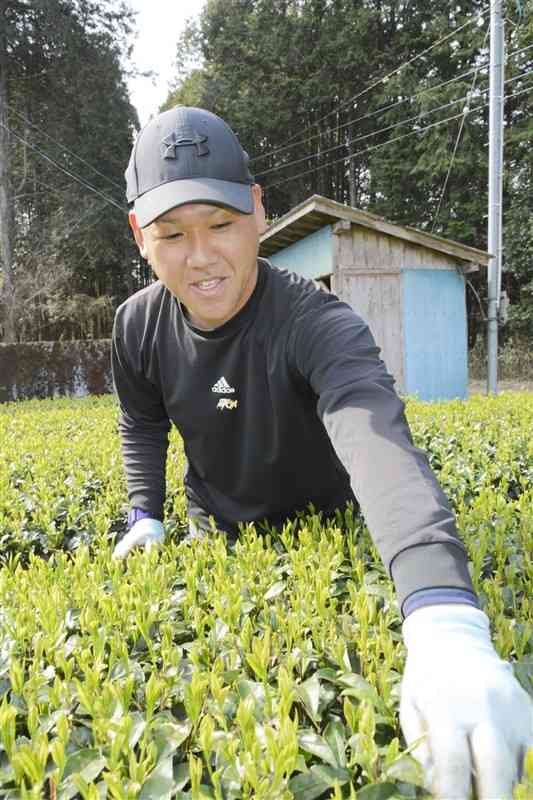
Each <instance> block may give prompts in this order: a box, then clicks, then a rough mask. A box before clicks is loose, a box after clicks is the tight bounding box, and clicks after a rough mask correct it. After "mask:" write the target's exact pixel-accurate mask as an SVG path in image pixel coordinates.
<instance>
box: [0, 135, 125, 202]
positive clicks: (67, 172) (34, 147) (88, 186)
mask: <svg viewBox="0 0 533 800" xmlns="http://www.w3.org/2000/svg"><path fill="white" fill-rule="evenodd" d="M0 125H1V126H2V128H4V130H6V131H7V132H8V133H9V134H10V135H11V136H14V137H15V139H18V140H19V141H20V142H22V143H23V144H25V145H26V147H29V148H30V150H34V151H35V152H36V153H38V154H39V155H40V156H41V158H44V159H45V161H49V162H50V164H53V165H54V167H57V169H59V170H61V172H64V173H65V175H68V176H69V177H70V178H72V179H73V180H75V181H76V182H77V183H79V184H81V185H82V186H84V187H85V188H86V189H89V191H91V192H94V193H95V194H97V195H98V196H99V197H101V198H102V199H103V200H105V201H106V202H107V203H109V204H110V205H112V206H115V208H118V209H119V211H122V212H123V213H124V214H126V213H127V211H126V209H125V208H124V206H121V205H119V204H118V203H117V202H116V201H115V200H113V198H111V197H108V196H107V195H105V194H104V193H103V192H101V191H100V190H99V189H96V187H94V186H92V185H91V184H90V183H87V182H86V181H84V180H83V179H82V178H80V177H79V175H75V174H74V173H73V172H70V170H68V169H66V168H65V167H63V166H62V165H61V164H59V163H58V162H57V161H56V160H55V159H54V158H52V156H49V155H48V154H47V153H45V152H44V151H43V150H41V148H40V147H37V145H34V144H31V143H30V142H28V141H26V139H24V137H23V136H21V135H20V134H19V133H16V132H15V131H13V130H11V128H9V127H8V126H7V125H4V123H3V122H0Z"/></svg>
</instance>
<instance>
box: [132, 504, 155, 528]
mask: <svg viewBox="0 0 533 800" xmlns="http://www.w3.org/2000/svg"><path fill="white" fill-rule="evenodd" d="M140 519H159V522H162V521H163V520H161V519H160V518H159V517H156V516H155V515H154V514H150V512H149V511H143V510H142V508H131V509H130V511H129V513H128V530H130V529H131V528H133V526H134V525H135V523H136V522H139V520H140Z"/></svg>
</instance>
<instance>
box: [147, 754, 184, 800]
mask: <svg viewBox="0 0 533 800" xmlns="http://www.w3.org/2000/svg"><path fill="white" fill-rule="evenodd" d="M175 788H176V787H175V784H174V770H173V767H172V757H170V758H163V759H161V761H159V763H158V765H157V766H156V767H155V769H153V770H152V772H151V773H150V775H149V776H148V778H147V780H146V781H145V782H144V783H143V785H142V789H141V793H140V794H139V800H171V797H172V792H173V791H174V789H175Z"/></svg>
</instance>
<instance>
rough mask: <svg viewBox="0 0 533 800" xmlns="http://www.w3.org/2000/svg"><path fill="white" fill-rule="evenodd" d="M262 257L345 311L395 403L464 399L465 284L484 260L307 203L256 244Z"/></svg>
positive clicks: (322, 203) (339, 209)
mask: <svg viewBox="0 0 533 800" xmlns="http://www.w3.org/2000/svg"><path fill="white" fill-rule="evenodd" d="M260 255H262V256H264V257H266V258H269V259H270V261H271V262H272V263H273V264H274V265H276V266H278V267H285V268H286V269H288V270H290V271H292V272H297V273H299V274H301V275H304V276H305V277H308V278H314V279H316V280H322V281H323V282H324V283H325V284H326V285H327V286H328V288H330V289H331V291H333V292H335V294H336V295H337V296H338V297H339V298H340V299H341V300H344V301H345V302H347V303H349V304H350V305H351V306H352V308H353V309H354V310H355V311H356V312H357V313H358V314H360V316H361V317H363V319H365V321H366V322H367V323H368V324H369V326H370V329H371V331H372V333H373V335H374V338H375V339H376V342H377V344H378V345H379V347H380V348H381V350H382V353H381V357H382V358H383V360H384V361H385V364H386V366H387V369H388V370H389V372H391V373H392V375H393V376H394V377H395V379H396V388H397V389H398V391H399V392H400V393H401V394H405V395H416V396H418V398H419V399H421V400H429V401H434V400H447V399H452V398H465V397H466V396H467V393H468V340H467V317H466V291H465V275H466V274H467V273H468V272H472V271H476V270H478V269H479V268H480V267H486V266H487V265H488V262H489V254H488V253H486V252H484V251H483V250H477V249H475V248H473V247H466V246H465V245H462V244H459V243H458V242H453V241H451V240H449V239H443V238H441V237H439V236H433V235H432V234H429V233H425V232H423V231H418V230H416V229H414V228H410V227H404V226H402V225H395V224H393V223H391V222H387V220H385V219H383V218H381V217H378V216H376V215H375V214H369V213H368V212H367V211H360V210H358V209H356V208H351V207H350V206H345V205H342V204H341V203H337V202H335V201H334V200H329V199H328V198H326V197H322V196H320V195H313V196H312V197H310V198H309V199H308V200H306V201H305V202H303V203H300V204H299V205H298V206H296V207H295V208H293V209H292V210H291V211H290V212H289V213H288V214H285V216H283V217H281V219H279V220H277V221H276V222H275V223H274V224H273V225H272V226H271V227H270V228H269V229H268V230H267V231H266V233H265V234H263V236H262V237H261V246H260Z"/></svg>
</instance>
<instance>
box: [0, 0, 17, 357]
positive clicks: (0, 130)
mask: <svg viewBox="0 0 533 800" xmlns="http://www.w3.org/2000/svg"><path fill="white" fill-rule="evenodd" d="M6 11H7V0H0V268H1V270H2V284H1V291H2V304H3V306H4V337H3V338H4V341H5V342H8V343H13V342H15V341H16V338H17V337H16V329H15V314H14V311H15V308H14V306H15V304H14V299H15V298H14V283H13V224H12V222H13V205H12V193H11V181H10V174H9V149H8V148H9V136H8V132H7V130H6V128H5V127H4V126H6V125H7V33H6V29H5V26H6Z"/></svg>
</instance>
